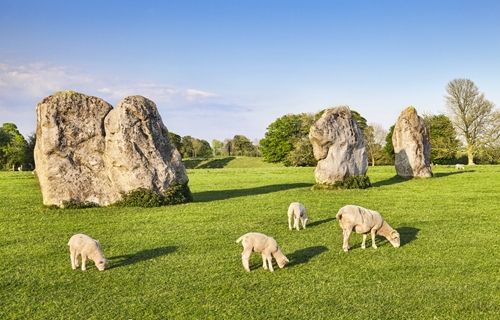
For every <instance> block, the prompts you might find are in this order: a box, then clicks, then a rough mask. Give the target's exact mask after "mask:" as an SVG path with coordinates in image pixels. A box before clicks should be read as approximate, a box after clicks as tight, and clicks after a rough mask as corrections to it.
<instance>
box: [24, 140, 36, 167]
mask: <svg viewBox="0 0 500 320" xmlns="http://www.w3.org/2000/svg"><path fill="white" fill-rule="evenodd" d="M35 144H36V134H35V133H34V132H32V133H31V134H29V135H28V140H27V141H26V147H25V148H24V162H25V163H26V165H27V166H29V168H30V169H34V168H35Z"/></svg>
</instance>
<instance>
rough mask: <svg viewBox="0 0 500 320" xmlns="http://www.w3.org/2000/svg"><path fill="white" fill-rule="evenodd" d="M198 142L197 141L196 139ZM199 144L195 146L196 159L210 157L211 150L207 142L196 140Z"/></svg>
mask: <svg viewBox="0 0 500 320" xmlns="http://www.w3.org/2000/svg"><path fill="white" fill-rule="evenodd" d="M196 140H198V139H196ZM198 141H199V144H197V150H196V153H197V154H198V157H211V156H212V148H211V147H210V143H208V141H207V140H203V139H202V140H198Z"/></svg>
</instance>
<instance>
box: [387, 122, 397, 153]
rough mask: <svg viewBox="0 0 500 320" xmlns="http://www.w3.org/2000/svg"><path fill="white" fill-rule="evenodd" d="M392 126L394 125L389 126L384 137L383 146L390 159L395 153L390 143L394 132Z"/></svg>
mask: <svg viewBox="0 0 500 320" xmlns="http://www.w3.org/2000/svg"><path fill="white" fill-rule="evenodd" d="M394 127H395V126H391V127H390V128H389V133H388V134H387V136H386V137H385V146H384V150H385V152H386V153H387V155H388V156H389V158H391V159H392V160H394V159H395V158H396V153H395V152H394V145H393V144H392V135H393V134H394Z"/></svg>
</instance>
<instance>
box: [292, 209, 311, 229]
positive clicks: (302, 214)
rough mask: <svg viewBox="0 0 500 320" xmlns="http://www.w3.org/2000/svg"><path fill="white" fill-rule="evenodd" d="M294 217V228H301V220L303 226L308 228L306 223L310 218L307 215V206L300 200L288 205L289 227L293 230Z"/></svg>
mask: <svg viewBox="0 0 500 320" xmlns="http://www.w3.org/2000/svg"><path fill="white" fill-rule="evenodd" d="M292 217H293V219H294V222H293V228H296V229H297V231H299V230H300V228H299V221H300V222H302V228H304V229H305V228H306V224H307V222H308V221H310V219H309V218H308V217H307V216H306V208H305V207H304V205H302V204H301V203H298V202H292V203H290V206H289V207H288V228H289V229H290V230H292V229H293V228H292Z"/></svg>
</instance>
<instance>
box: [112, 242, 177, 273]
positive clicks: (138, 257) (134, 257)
mask: <svg viewBox="0 0 500 320" xmlns="http://www.w3.org/2000/svg"><path fill="white" fill-rule="evenodd" d="M176 250H177V247H176V246H167V247H161V248H154V249H147V250H142V251H139V252H136V253H131V254H125V255H121V256H114V257H111V258H108V260H109V269H113V268H120V267H125V266H128V265H131V264H134V263H138V262H141V261H146V260H151V259H154V258H158V257H161V256H164V255H167V254H169V253H172V252H174V251H176Z"/></svg>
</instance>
